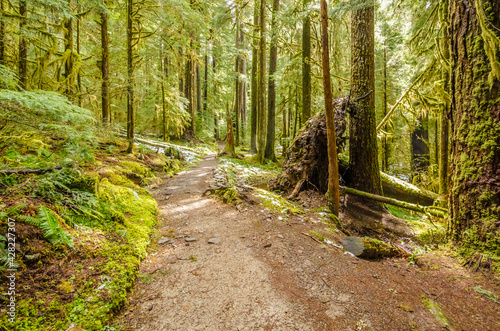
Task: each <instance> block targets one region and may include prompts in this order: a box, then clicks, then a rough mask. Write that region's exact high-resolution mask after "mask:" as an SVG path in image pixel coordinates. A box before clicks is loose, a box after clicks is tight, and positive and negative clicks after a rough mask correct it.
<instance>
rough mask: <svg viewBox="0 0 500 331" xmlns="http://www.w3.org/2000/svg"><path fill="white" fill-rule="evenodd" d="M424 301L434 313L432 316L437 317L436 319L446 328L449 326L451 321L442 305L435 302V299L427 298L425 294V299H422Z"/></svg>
mask: <svg viewBox="0 0 500 331" xmlns="http://www.w3.org/2000/svg"><path fill="white" fill-rule="evenodd" d="M422 303H423V304H424V306H425V307H426V308H427V309H429V312H430V313H431V314H432V316H434V318H435V319H436V321H437V322H438V323H439V324H440V325H441V326H442V327H444V328H447V329H448V328H449V327H450V326H451V325H450V322H449V320H448V318H447V317H446V315H445V313H444V311H443V309H442V308H441V306H440V305H439V304H438V303H437V302H435V301H432V300H430V299H426V298H425V296H424V299H423V301H422Z"/></svg>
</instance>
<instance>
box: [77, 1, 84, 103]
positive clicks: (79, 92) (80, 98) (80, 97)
mask: <svg viewBox="0 0 500 331" xmlns="http://www.w3.org/2000/svg"><path fill="white" fill-rule="evenodd" d="M80 10H81V7H80V4H78V6H77V12H78V13H79V12H80ZM81 19H82V18H81V17H80V16H78V17H77V18H76V54H77V55H78V58H80V56H81V34H82V33H81V31H82V24H81ZM76 93H77V95H78V106H79V107H81V106H82V102H83V95H82V94H83V93H82V75H81V72H80V70H78V72H77V74H76Z"/></svg>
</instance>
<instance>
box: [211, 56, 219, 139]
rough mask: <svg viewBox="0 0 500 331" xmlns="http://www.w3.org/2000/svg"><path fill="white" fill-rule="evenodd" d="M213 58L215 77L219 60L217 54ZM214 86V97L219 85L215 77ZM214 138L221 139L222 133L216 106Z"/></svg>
mask: <svg viewBox="0 0 500 331" xmlns="http://www.w3.org/2000/svg"><path fill="white" fill-rule="evenodd" d="M212 57H213V59H212V64H213V71H214V77H215V74H216V73H217V62H216V61H215V54H213V55H212ZM213 85H214V86H213V87H214V92H213V95H214V97H215V96H216V95H217V85H216V82H215V79H213ZM213 111H214V138H215V140H216V141H217V140H219V139H220V134H219V115H218V114H217V111H216V110H215V107H214V110H213Z"/></svg>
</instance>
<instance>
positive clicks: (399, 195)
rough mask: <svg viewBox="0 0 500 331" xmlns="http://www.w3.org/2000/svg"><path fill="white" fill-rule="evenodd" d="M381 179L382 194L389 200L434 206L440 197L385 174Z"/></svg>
mask: <svg viewBox="0 0 500 331" xmlns="http://www.w3.org/2000/svg"><path fill="white" fill-rule="evenodd" d="M380 179H381V180H382V192H384V196H386V197H389V198H393V199H396V200H400V201H406V202H410V203H415V204H416V203H418V204H420V205H423V206H432V205H433V204H434V200H436V199H437V198H438V197H439V195H438V194H436V193H434V192H431V191H428V190H424V189H421V188H419V187H417V186H415V185H412V184H410V183H407V182H405V181H404V180H401V179H399V178H396V177H394V176H390V175H388V174H386V173H383V172H380Z"/></svg>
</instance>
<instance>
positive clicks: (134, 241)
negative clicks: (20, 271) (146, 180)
mask: <svg viewBox="0 0 500 331" xmlns="http://www.w3.org/2000/svg"><path fill="white" fill-rule="evenodd" d="M132 168H134V169H142V165H141V166H137V167H135V166H132V165H131V164H127V169H132ZM141 171H142V170H141ZM141 174H146V172H144V171H142V172H141ZM108 176H109V178H103V179H102V180H101V181H100V182H98V181H97V177H96V176H87V177H84V179H83V180H81V181H79V182H78V183H77V185H76V184H75V186H78V188H79V189H86V190H88V191H90V190H92V189H93V187H95V186H98V187H99V193H100V195H99V202H100V203H101V204H102V205H103V206H105V209H104V210H103V211H102V212H103V216H104V217H108V218H109V219H110V222H108V223H106V224H103V225H102V227H101V229H89V230H85V231H84V232H80V231H74V233H73V234H74V235H75V237H76V238H78V242H79V243H81V245H84V246H80V247H79V248H78V249H79V250H81V252H80V254H82V255H87V258H95V257H101V258H102V261H103V262H102V263H100V264H97V265H95V266H94V267H93V268H95V269H94V270H95V271H96V272H98V273H99V275H100V276H99V278H97V279H95V280H96V281H90V280H88V281H85V282H84V283H73V281H68V280H64V281H63V282H61V283H60V286H59V287H60V289H64V291H68V290H71V289H72V288H75V289H78V291H77V294H75V297H74V299H73V300H72V301H70V302H62V301H59V300H58V299H57V298H54V299H53V300H52V302H51V304H50V305H49V306H44V305H43V303H42V302H39V303H35V302H33V301H32V299H30V300H28V301H22V300H19V301H18V302H17V304H18V314H17V322H16V323H17V324H16V329H17V330H47V329H51V330H66V329H68V327H69V326H70V325H72V324H74V325H75V326H77V327H80V328H81V329H84V330H103V329H104V328H105V327H106V324H107V323H109V321H110V320H111V319H112V317H113V316H114V315H115V314H116V313H117V312H118V311H119V309H120V308H121V307H123V305H124V304H125V303H126V301H127V291H129V290H130V289H131V288H132V286H133V284H134V281H135V279H136V278H137V274H138V268H139V264H140V262H141V260H142V259H143V258H145V257H146V248H147V247H148V245H149V243H150V236H151V234H152V231H153V229H154V225H155V224H156V214H157V210H158V207H157V204H156V201H155V200H154V199H153V198H152V197H151V196H150V195H149V193H148V192H146V191H145V190H144V189H141V188H140V187H138V186H137V185H136V184H134V183H133V182H131V181H130V180H129V179H128V178H126V177H125V176H123V175H121V174H120V170H116V171H115V172H113V171H110V172H109V173H108ZM96 234H100V235H101V236H96ZM95 238H102V239H99V240H98V241H96V239H95ZM85 242H89V244H88V245H85V244H84V243H85ZM85 249H88V250H89V251H88V253H85ZM80 282H82V281H80ZM4 322H5V323H7V321H6V318H4V316H2V317H1V318H0V323H4ZM5 325H7V324H5Z"/></svg>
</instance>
